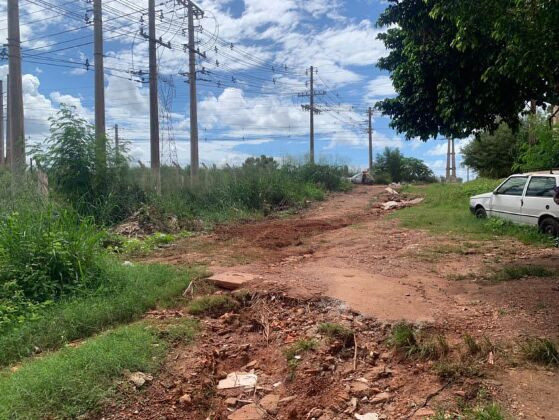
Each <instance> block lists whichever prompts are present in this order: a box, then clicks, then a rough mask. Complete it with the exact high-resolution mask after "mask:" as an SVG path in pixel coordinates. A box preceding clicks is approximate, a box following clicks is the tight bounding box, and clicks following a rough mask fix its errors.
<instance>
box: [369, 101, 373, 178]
mask: <svg viewBox="0 0 559 420" xmlns="http://www.w3.org/2000/svg"><path fill="white" fill-rule="evenodd" d="M369 175H370V176H372V175H373V109H372V108H371V107H369Z"/></svg>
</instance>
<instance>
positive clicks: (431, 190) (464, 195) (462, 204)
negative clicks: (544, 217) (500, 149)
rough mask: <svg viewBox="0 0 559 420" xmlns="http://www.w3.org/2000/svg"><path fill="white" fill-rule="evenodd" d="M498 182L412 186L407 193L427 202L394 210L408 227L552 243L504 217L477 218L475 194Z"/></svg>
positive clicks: (407, 188) (482, 236)
mask: <svg viewBox="0 0 559 420" xmlns="http://www.w3.org/2000/svg"><path fill="white" fill-rule="evenodd" d="M498 183H499V181H497V180H488V179H477V180H475V181H471V182H466V183H464V184H430V185H426V186H409V187H406V189H405V190H404V191H405V192H407V193H410V194H415V195H420V196H423V197H425V201H424V202H423V203H422V204H421V205H419V206H414V207H408V208H405V209H402V210H399V211H397V212H396V213H394V216H393V217H395V218H397V219H399V220H401V222H402V225H403V226H405V227H408V228H416V229H417V228H419V229H427V230H429V231H431V232H433V233H438V234H453V235H457V236H460V237H463V238H469V239H481V240H483V239H491V238H494V237H499V236H502V237H512V238H516V239H518V240H519V241H521V242H523V243H525V244H532V245H540V246H551V245H553V240H552V239H551V238H549V237H547V236H545V235H542V234H540V233H539V232H538V231H537V229H535V228H533V227H530V226H521V225H515V224H513V223H510V222H506V221H504V220H501V219H488V220H479V219H476V218H475V217H474V216H473V215H472V214H471V213H470V210H469V198H470V197H471V196H472V195H476V194H480V193H484V192H488V191H492V190H493V189H494V188H495V187H496V186H497V185H498Z"/></svg>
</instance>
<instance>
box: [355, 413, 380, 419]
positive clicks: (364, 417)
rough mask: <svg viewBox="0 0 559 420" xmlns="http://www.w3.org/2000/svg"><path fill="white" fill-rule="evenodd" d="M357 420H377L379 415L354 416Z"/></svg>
mask: <svg viewBox="0 0 559 420" xmlns="http://www.w3.org/2000/svg"><path fill="white" fill-rule="evenodd" d="M355 418H356V419H357V420H379V418H380V417H379V415H378V414H377V413H367V414H363V415H361V414H355Z"/></svg>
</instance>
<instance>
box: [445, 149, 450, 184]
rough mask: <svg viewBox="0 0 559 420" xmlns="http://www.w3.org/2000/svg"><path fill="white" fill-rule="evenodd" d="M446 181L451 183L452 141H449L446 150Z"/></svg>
mask: <svg viewBox="0 0 559 420" xmlns="http://www.w3.org/2000/svg"><path fill="white" fill-rule="evenodd" d="M445 179H446V181H447V182H448V181H450V139H447V148H446V177H445Z"/></svg>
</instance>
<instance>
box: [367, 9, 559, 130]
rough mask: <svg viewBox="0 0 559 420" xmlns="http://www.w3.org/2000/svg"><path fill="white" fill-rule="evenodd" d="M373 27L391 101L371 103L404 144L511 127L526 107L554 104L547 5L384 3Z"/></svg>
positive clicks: (553, 51)
mask: <svg viewBox="0 0 559 420" xmlns="http://www.w3.org/2000/svg"><path fill="white" fill-rule="evenodd" d="M390 2H391V4H390V5H389V7H388V8H387V9H386V10H385V12H384V13H383V14H382V15H381V17H380V19H379V21H378V24H379V25H380V26H384V27H388V29H387V30H386V32H385V33H382V34H380V35H379V39H381V40H382V41H384V43H385V45H386V47H387V48H388V49H389V51H390V53H389V55H388V56H387V57H384V58H382V59H381V60H379V64H378V66H379V67H380V68H381V69H384V70H388V71H389V72H390V73H391V78H392V81H393V84H394V88H395V89H396V92H397V94H398V95H397V97H395V98H390V99H385V100H383V101H381V102H379V103H377V105H376V106H377V108H378V109H379V110H381V111H382V112H383V113H384V114H385V115H389V116H390V117H391V118H392V127H393V128H395V129H397V130H398V131H399V132H404V133H406V136H407V137H408V138H413V137H419V138H421V139H422V140H427V139H428V138H430V137H436V136H437V135H444V136H450V137H455V138H464V137H467V136H469V135H471V134H472V133H475V132H477V131H478V130H479V129H484V128H485V129H489V130H494V129H496V128H498V125H499V124H500V122H506V123H507V124H508V125H509V126H510V127H512V128H517V127H518V125H519V114H520V113H521V112H522V111H523V109H524V108H525V104H526V101H528V100H531V99H536V101H537V103H538V104H540V105H544V104H545V103H557V93H558V92H559V84H558V81H559V77H558V76H559V74H558V71H559V70H558V67H557V62H559V57H558V55H557V54H559V41H558V34H557V33H558V31H557V30H556V28H557V27H559V11H558V9H559V8H558V7H557V5H556V2H554V0H492V1H486V0H471V1H462V0H390Z"/></svg>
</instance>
